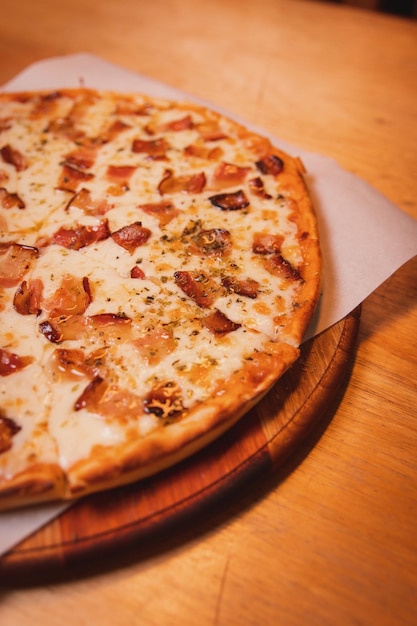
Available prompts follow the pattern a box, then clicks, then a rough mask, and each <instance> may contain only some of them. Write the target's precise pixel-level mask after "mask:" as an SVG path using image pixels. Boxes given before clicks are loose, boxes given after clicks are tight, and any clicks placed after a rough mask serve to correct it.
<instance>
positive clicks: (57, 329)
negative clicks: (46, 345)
mask: <svg viewBox="0 0 417 626" xmlns="http://www.w3.org/2000/svg"><path fill="white" fill-rule="evenodd" d="M85 328H86V322H85V319H84V316H83V315H61V316H60V317H52V316H51V317H50V318H49V319H47V320H45V321H44V322H41V324H39V330H40V332H41V333H42V334H43V335H44V337H45V338H46V339H48V341H50V342H51V343H61V342H63V341H68V340H72V339H78V338H79V337H80V335H82V334H83V333H84V332H85Z"/></svg>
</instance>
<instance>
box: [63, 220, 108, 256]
mask: <svg viewBox="0 0 417 626" xmlns="http://www.w3.org/2000/svg"><path fill="white" fill-rule="evenodd" d="M110 234H111V233H110V230H109V226H108V222H107V220H106V219H104V220H102V221H101V222H100V223H99V224H98V225H95V226H85V225H77V226H75V228H65V227H64V226H62V227H61V228H60V229H59V230H58V231H57V232H56V233H55V234H54V235H53V236H52V239H51V243H55V244H57V245H59V246H63V247H64V248H68V249H70V250H80V248H85V246H89V245H91V244H94V243H97V242H98V241H102V240H103V239H107V238H108V237H110Z"/></svg>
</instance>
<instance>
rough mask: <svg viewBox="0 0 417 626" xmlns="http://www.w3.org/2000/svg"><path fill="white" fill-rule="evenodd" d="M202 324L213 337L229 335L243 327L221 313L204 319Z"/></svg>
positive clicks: (215, 312) (212, 314) (218, 312)
mask: <svg viewBox="0 0 417 626" xmlns="http://www.w3.org/2000/svg"><path fill="white" fill-rule="evenodd" d="M201 323H202V325H203V326H204V328H207V330H209V331H210V332H211V333H212V334H213V335H227V334H228V333H231V332H233V331H235V330H237V329H238V328H240V326H241V324H236V323H235V322H232V321H231V320H229V318H228V317H226V315H224V314H223V313H222V312H221V311H214V313H210V314H209V315H207V316H206V317H203V318H202V319H201Z"/></svg>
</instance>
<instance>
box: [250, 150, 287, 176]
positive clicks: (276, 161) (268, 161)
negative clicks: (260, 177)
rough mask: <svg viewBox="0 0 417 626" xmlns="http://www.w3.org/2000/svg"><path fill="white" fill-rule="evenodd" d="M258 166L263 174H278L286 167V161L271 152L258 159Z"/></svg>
mask: <svg viewBox="0 0 417 626" xmlns="http://www.w3.org/2000/svg"><path fill="white" fill-rule="evenodd" d="M256 167H257V168H258V170H259V171H260V172H261V173H262V174H272V175H273V176H277V174H280V173H281V172H282V170H283V169H284V161H283V160H282V159H280V158H279V156H276V155H275V154H269V155H268V156H265V157H264V158H263V159H260V160H259V161H256Z"/></svg>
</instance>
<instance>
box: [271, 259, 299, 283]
mask: <svg viewBox="0 0 417 626" xmlns="http://www.w3.org/2000/svg"><path fill="white" fill-rule="evenodd" d="M265 267H266V269H267V270H268V271H269V272H271V274H275V275H277V276H281V277H282V278H283V279H285V280H290V281H302V280H303V278H302V276H301V274H300V272H299V271H298V270H297V269H296V268H295V267H293V266H292V265H291V263H290V262H289V261H287V260H286V259H284V257H283V256H282V255H281V254H273V255H272V256H270V257H268V258H267V259H266V260H265Z"/></svg>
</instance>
